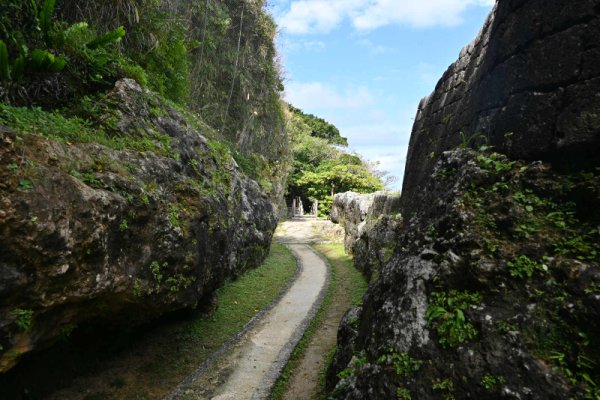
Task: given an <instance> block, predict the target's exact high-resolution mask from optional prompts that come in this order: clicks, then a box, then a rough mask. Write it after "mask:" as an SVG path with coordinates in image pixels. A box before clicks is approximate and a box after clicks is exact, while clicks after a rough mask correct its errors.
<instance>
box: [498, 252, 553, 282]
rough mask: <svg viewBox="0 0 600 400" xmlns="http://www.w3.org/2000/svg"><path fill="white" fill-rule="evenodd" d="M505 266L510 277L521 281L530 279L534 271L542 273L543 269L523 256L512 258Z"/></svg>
mask: <svg viewBox="0 0 600 400" xmlns="http://www.w3.org/2000/svg"><path fill="white" fill-rule="evenodd" d="M506 265H507V266H508V271H509V272H510V275H511V276H514V277H519V278H522V279H525V278H531V277H532V276H533V273H534V272H535V271H544V267H543V266H542V265H541V264H539V263H537V262H535V261H533V260H531V259H530V258H529V257H527V256H524V255H521V256H518V257H516V258H513V260H512V261H509V262H508V263H506Z"/></svg>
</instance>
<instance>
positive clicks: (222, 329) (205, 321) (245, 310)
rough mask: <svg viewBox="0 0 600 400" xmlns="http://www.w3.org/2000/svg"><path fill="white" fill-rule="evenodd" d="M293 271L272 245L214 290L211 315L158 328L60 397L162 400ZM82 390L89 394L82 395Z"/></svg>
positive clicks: (289, 259)
mask: <svg viewBox="0 0 600 400" xmlns="http://www.w3.org/2000/svg"><path fill="white" fill-rule="evenodd" d="M296 270H297V263H296V259H295V258H294V256H293V254H292V253H291V251H290V250H289V249H288V248H287V247H286V246H284V245H282V244H276V243H274V244H273V245H272V247H271V252H270V254H269V256H268V258H267V259H266V260H265V262H264V263H263V265H262V266H261V267H259V268H257V269H255V270H251V271H249V272H247V273H246V274H244V275H243V276H241V277H240V278H239V279H238V280H236V281H234V282H229V283H227V284H225V285H224V286H223V287H222V288H220V289H218V291H217V293H218V299H219V300H218V301H219V305H218V308H217V310H216V311H215V313H214V314H213V315H212V316H210V317H192V318H188V319H185V320H180V321H176V322H173V323H170V324H168V325H167V326H161V327H159V328H156V330H155V331H154V332H152V333H151V334H150V335H148V337H146V338H144V340H142V342H143V343H139V344H136V346H134V347H133V348H131V349H130V350H129V351H127V353H126V354H124V355H122V356H121V355H119V360H118V362H116V363H114V364H115V365H113V366H112V367H111V368H110V369H109V370H106V371H102V372H100V373H99V374H97V375H95V376H93V377H89V378H83V379H79V380H78V381H77V382H76V384H75V385H74V386H73V387H72V388H69V389H67V390H66V391H61V392H60V393H58V394H57V396H55V397H54V398H56V399H58V398H60V399H86V400H92V399H93V400H105V399H136V400H153V399H161V398H163V397H164V396H165V395H167V394H168V393H170V391H171V390H173V389H174V388H175V387H176V386H177V385H178V384H179V383H180V382H181V381H182V380H183V379H184V378H185V377H187V376H188V375H189V374H191V373H193V372H194V371H195V370H196V368H197V367H198V366H199V365H200V364H201V363H202V362H203V361H204V360H205V359H207V358H208V357H209V356H210V355H211V354H212V353H214V352H215V351H216V350H218V349H219V348H220V347H221V346H222V345H223V344H224V343H225V342H226V341H227V340H228V339H229V338H230V337H231V336H233V335H235V334H236V333H238V332H239V331H240V330H241V329H242V328H243V327H244V326H245V325H246V324H247V323H248V322H249V321H250V320H251V319H252V318H253V317H254V316H255V315H256V313H257V312H259V311H260V310H262V309H263V308H265V307H266V306H267V305H268V304H269V303H270V302H272V301H273V300H274V299H275V298H277V296H278V295H279V294H280V293H281V292H282V290H284V289H285V288H286V287H287V286H288V284H289V282H290V280H291V279H292V277H293V276H294V274H295V273H296ZM82 390H85V392H87V393H88V394H87V395H86V396H83V397H82V396H81V392H82Z"/></svg>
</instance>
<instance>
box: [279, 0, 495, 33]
mask: <svg viewBox="0 0 600 400" xmlns="http://www.w3.org/2000/svg"><path fill="white" fill-rule="evenodd" d="M493 4H494V0H418V1H415V0H293V1H292V2H291V3H290V4H289V6H287V3H286V6H283V7H281V8H279V9H278V11H279V12H278V14H279V17H278V23H279V26H281V27H282V28H283V29H285V30H286V31H287V32H288V33H291V34H308V33H327V32H330V31H332V30H333V29H335V28H336V27H337V26H338V25H339V24H340V23H341V22H342V21H343V20H344V19H350V20H351V21H352V24H353V25H354V27H355V28H356V29H357V30H362V31H365V30H372V29H376V28H379V27H382V26H386V25H390V24H400V25H408V26H412V27H417V28H426V27H433V26H453V25H458V24H460V23H461V22H462V20H463V19H462V16H463V13H464V11H465V10H466V9H467V8H469V7H474V6H481V7H489V6H490V5H493ZM280 6H281V5H280ZM281 10H285V11H283V12H281Z"/></svg>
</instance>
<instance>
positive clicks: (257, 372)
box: [166, 235, 329, 400]
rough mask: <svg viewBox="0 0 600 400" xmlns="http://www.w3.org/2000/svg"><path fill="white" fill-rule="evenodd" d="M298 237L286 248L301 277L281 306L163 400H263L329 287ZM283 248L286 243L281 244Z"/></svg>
mask: <svg viewBox="0 0 600 400" xmlns="http://www.w3.org/2000/svg"><path fill="white" fill-rule="evenodd" d="M301 236H302V235H296V236H294V240H293V242H294V244H288V246H289V248H290V249H291V250H292V252H293V253H294V255H295V256H296V258H297V259H298V261H299V264H300V273H299V275H298V277H297V278H296V280H295V281H294V283H293V284H292V286H291V287H290V288H289V289H288V290H287V292H286V293H285V294H284V296H283V297H282V298H281V299H280V301H279V302H278V303H277V304H276V305H274V306H273V308H272V309H271V310H269V311H268V312H267V313H266V314H265V315H264V316H263V317H262V318H261V320H260V321H259V322H258V323H257V324H256V325H255V326H254V327H253V328H252V329H250V330H249V331H248V332H247V333H246V334H245V335H244V336H243V337H242V338H241V340H240V341H239V342H238V343H236V344H235V345H234V346H233V347H232V348H231V349H230V350H229V351H227V352H226V353H225V355H223V356H222V357H220V358H219V359H217V360H215V361H214V362H213V363H212V365H210V366H208V367H207V366H204V368H203V372H202V373H198V374H195V375H194V376H191V377H189V378H188V379H187V380H186V381H185V382H184V383H183V384H182V385H180V387H179V388H178V389H177V390H176V391H175V392H174V393H172V394H171V395H170V396H168V397H167V398H166V399H216V400H226V399H235V400H242V399H262V398H265V397H267V396H268V395H269V392H270V389H271V387H272V386H273V384H274V383H275V381H276V380H277V378H278V376H279V373H280V372H281V370H282V368H283V367H284V366H285V364H286V362H287V360H288V358H289V356H290V354H291V352H292V350H293V349H294V347H295V345H296V344H297V342H298V341H299V340H300V338H301V337H302V334H303V333H304V331H305V329H306V327H307V326H308V324H309V323H310V321H311V319H312V318H313V317H314V314H315V312H316V310H317V309H318V307H319V305H320V303H321V301H322V299H323V296H324V294H325V292H326V289H327V285H328V278H329V272H328V267H327V265H326V264H325V262H324V261H323V260H322V259H321V258H320V257H319V256H318V255H317V254H316V253H315V252H314V251H313V250H312V249H311V248H310V247H308V246H307V245H306V244H302V243H301V242H302V239H303V238H302V237H301ZM282 241H283V242H285V239H284V240H282Z"/></svg>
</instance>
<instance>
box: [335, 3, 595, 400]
mask: <svg viewBox="0 0 600 400" xmlns="http://www.w3.org/2000/svg"><path fill="white" fill-rule="evenodd" d="M599 26H600V3H599V2H598V1H597V0H582V1H577V2H573V1H568V0H559V1H553V2H547V1H543V0H506V1H500V2H498V3H497V4H496V7H495V8H494V10H493V12H492V13H491V15H490V16H489V18H488V20H487V22H486V23H485V25H484V27H483V28H482V30H481V32H480V34H479V35H478V37H477V39H476V40H475V41H474V42H473V43H471V44H470V45H468V46H466V47H465V48H464V49H463V51H462V52H461V53H460V57H459V59H458V60H457V61H456V62H455V63H454V64H453V65H452V66H450V68H449V69H448V70H447V71H446V72H445V73H444V75H443V76H442V78H441V80H440V81H439V82H438V84H437V86H436V88H435V91H434V92H433V93H432V94H431V95H430V96H428V97H426V98H424V99H423V100H422V101H421V103H420V104H419V110H418V113H417V117H416V120H415V124H414V127H413V132H412V135H411V140H410V148H409V153H408V159H407V166H406V173H405V177H404V184H403V191H402V198H401V212H402V216H403V226H402V230H400V231H399V234H398V236H397V237H396V239H395V240H394V241H393V243H389V242H388V243H387V244H386V243H380V244H378V246H379V248H380V249H381V248H383V247H384V246H386V245H387V246H390V245H392V246H394V247H395V250H394V252H393V255H392V257H391V259H390V260H389V262H386V263H384V264H383V266H382V268H381V273H380V277H379V278H378V279H377V280H376V281H375V282H374V283H372V284H371V285H370V287H369V290H368V291H367V294H366V295H365V297H364V299H363V304H362V306H361V308H360V309H359V310H356V311H355V313H358V322H356V317H357V316H356V314H353V318H352V321H351V322H350V321H349V320H348V319H345V320H344V321H342V324H343V325H344V326H342V327H340V330H339V336H338V350H337V352H336V354H335V357H334V363H333V365H332V368H331V370H330V371H329V373H328V376H329V382H328V383H329V385H330V386H332V385H333V384H335V381H336V379H335V377H336V376H337V374H338V373H339V372H340V371H344V374H343V376H344V378H343V379H340V380H339V381H338V382H337V386H336V387H335V390H334V391H333V393H332V397H333V398H339V399H346V400H349V399H356V400H358V399H380V398H381V399H384V398H385V399H388V398H408V395H409V394H410V396H412V397H411V398H413V399H422V400H428V399H431V400H433V399H439V398H456V399H498V398H510V399H535V400H537V399H539V400H542V399H543V400H547V399H552V400H561V399H580V398H581V399H583V398H587V397H593V396H594V395H597V392H598V391H597V384H596V383H594V382H593V380H594V379H596V381H597V380H598V379H600V367H599V366H598V364H597V363H596V360H599V359H600V343H599V342H598V340H596V339H595V340H593V343H592V342H591V341H589V340H588V339H587V338H590V337H598V333H599V332H600V326H599V324H598V321H599V320H600V295H598V294H597V290H598V289H597V287H600V232H598V229H597V228H594V227H597V226H599V225H600V212H599V211H598V210H599V209H600V174H599V173H598V172H599V171H600V170H599V169H598V168H600V159H599V158H598V154H600V123H599V120H598V118H599V117H598V116H599V115H600V111H599V110H600V103H599V99H600V96H599V95H598V93H600V81H599V79H600V58H599V57H600V50H599V49H600V42H599V41H598V37H600V32H599ZM483 144H488V145H491V146H493V149H494V150H495V151H499V152H500V153H504V154H506V155H507V156H508V157H507V156H504V155H500V154H489V152H488V153H484V152H479V153H477V152H475V151H473V150H470V149H468V148H469V147H471V148H480V146H481V145H483ZM462 147H465V148H466V149H462ZM518 159H523V160H525V161H515V162H512V161H510V160H518ZM538 159H540V160H543V161H544V162H537V161H535V160H538ZM532 161H533V162H532ZM550 163H551V164H550ZM582 172H584V173H582ZM524 199H525V200H524ZM533 203H535V204H533ZM342 208H343V207H342ZM346 208H348V207H346ZM565 210H567V211H565ZM555 212H558V214H559V215H564V214H561V213H564V212H566V213H567V214H569V213H570V214H569V215H571V217H572V219H570V220H569V221H561V222H558V223H553V222H552V215H556V214H553V213H555ZM366 218H367V217H366V216H364V217H363V216H362V215H361V214H359V213H355V215H354V217H353V218H350V219H351V222H352V224H351V226H355V225H356V226H358V223H357V222H359V221H362V222H364V220H366ZM567 219H568V218H567ZM362 222H361V223H362ZM353 231H356V232H357V233H356V234H354V236H352V237H353V239H352V240H351V241H350V243H351V244H352V245H353V246H352V249H353V251H354V252H355V253H357V251H359V252H360V253H366V251H365V250H364V249H365V248H367V246H369V247H370V248H371V249H373V248H376V247H377V246H375V245H374V243H373V242H368V243H367V242H366V241H363V240H362V239H363V238H364V237H365V235H358V228H356V229H354V230H353ZM356 238H358V239H356ZM570 240H573V241H576V242H578V243H579V244H580V245H579V246H578V249H577V250H575V249H569V250H566V249H565V247H564V246H565V243H566V242H568V241H570ZM567 246H568V245H567ZM375 251H376V250H375ZM523 257H526V258H525V260H529V261H530V262H531V264H530V266H531V265H535V267H533V268H534V269H535V271H534V272H531V273H530V274H527V273H525V272H524V271H523V270H521V271H520V272H517V271H515V268H517V267H516V265H518V264H519V261H518V260H521V261H522V262H524V261H523V260H524V259H523ZM355 258H356V260H357V264H359V263H360V259H361V258H360V257H355ZM524 263H526V262H524ZM521 267H523V265H521ZM465 291H466V292H468V295H470V296H474V298H475V300H472V302H471V303H469V305H463V306H462V308H460V307H458V308H457V307H456V304H457V303H456V302H457V301H458V300H457V299H459V298H460V296H461V294H460V293H463V294H464V293H465ZM459 308H460V312H459V311H457V310H458V309H459ZM466 322H468V323H471V324H472V328H473V329H474V331H473V332H476V333H475V334H474V335H472V336H471V338H469V339H465V338H462V339H464V340H456V341H455V343H453V344H449V342H448V341H449V340H450V339H452V337H453V336H452V335H454V339H456V338H457V337H458V336H457V332H461V329H463V328H464V323H466ZM444 323H446V325H444ZM348 325H351V326H348ZM449 327H451V329H448V328H449ZM453 329H454V330H453ZM582 338H583V339H582ZM558 348H560V349H561V350H557V349H558ZM394 357H395V359H396V360H397V363H396V364H394V363H392V362H390V361H389V360H390V359H393V358H394ZM406 357H411V358H412V359H414V360H420V361H421V362H422V364H421V368H420V369H419V370H418V371H417V372H411V371H406V368H405V367H406V365H407V364H410V363H408V361H407V358H406ZM561 357H562V358H561ZM559 358H561V359H560V360H558V359H559ZM582 359H590V360H594V364H593V365H592V364H589V365H588V366H582V364H581V362H580V361H579V362H578V361H577V360H582ZM357 360H360V362H357ZM591 376H594V377H595V378H590V380H587V379H586V378H589V377H591ZM590 381H592V382H591V383H590Z"/></svg>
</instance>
